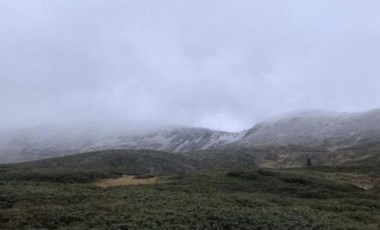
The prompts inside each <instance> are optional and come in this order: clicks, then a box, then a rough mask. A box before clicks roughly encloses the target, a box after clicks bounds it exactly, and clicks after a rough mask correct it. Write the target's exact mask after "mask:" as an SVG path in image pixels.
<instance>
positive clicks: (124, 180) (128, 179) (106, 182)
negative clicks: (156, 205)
mask: <svg viewBox="0 0 380 230" xmlns="http://www.w3.org/2000/svg"><path fill="white" fill-rule="evenodd" d="M157 182H158V178H157V177H149V178H136V176H130V175H124V176H122V177H119V178H112V179H102V180H99V181H97V182H95V185H96V186H99V187H102V188H107V187H110V186H121V185H141V184H156V183H157Z"/></svg>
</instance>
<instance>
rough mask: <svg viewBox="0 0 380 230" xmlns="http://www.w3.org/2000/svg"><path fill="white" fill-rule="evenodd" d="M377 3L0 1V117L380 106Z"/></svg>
mask: <svg viewBox="0 0 380 230" xmlns="http://www.w3.org/2000/svg"><path fill="white" fill-rule="evenodd" d="M379 11H380V3H379V2H378V1H364V2H363V1H343V0H340V1H328V2H326V1H286V2H285V1H252V0H246V1H217V0H206V1H205V0H202V1H201V0H199V1H194V0H192V1H190V0H189V1H187V0H184V1H174V0H172V1H147V0H146V1H145V0H139V1H135V0H128V1H124V0H123V1H122V0H120V1H117V0H112V1H93V0H91V1H90V0H88V1H74V0H72V1H68V0H65V1H63V0H62V1H37V0H34V1H13V0H4V1H1V2H0V105H1V113H0V119H1V121H2V125H1V126H5V127H7V126H8V127H12V126H24V125H38V124H41V123H54V122H59V123H62V122H63V123H65V122H84V121H86V122H105V123H107V122H111V121H112V122H115V123H118V122H120V123H127V124H128V123H135V122H137V123H146V122H148V123H157V122H159V123H176V124H186V125H194V126H205V127H210V128H217V129H225V130H239V129H244V128H249V127H250V126H252V125H253V124H254V123H256V122H258V121H260V120H263V119H266V118H268V117H271V116H277V115H280V114H283V113H288V112H291V111H294V110H306V109H328V110H337V111H355V110H367V109H371V108H376V107H380V76H379V73H380V65H379V63H378V62H379V61H380V29H379V25H380V15H379V14H378V12H379Z"/></svg>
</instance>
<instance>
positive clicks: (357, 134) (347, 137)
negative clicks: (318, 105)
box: [238, 109, 380, 147]
mask: <svg viewBox="0 0 380 230" xmlns="http://www.w3.org/2000/svg"><path fill="white" fill-rule="evenodd" d="M379 139H380V109H378V110H372V111H369V112H365V113H333V112H324V111H314V112H307V113H300V114H295V115H292V116H288V117H286V118H283V119H279V120H274V121H266V122H262V123H259V124H257V125H256V126H255V127H253V128H252V129H250V130H248V131H247V132H246V133H245V136H244V137H243V138H242V139H241V140H239V141H238V144H239V145H246V146H247V145H248V146H260V145H264V146H273V145H302V146H309V147H312V146H326V147H334V146H350V145H354V144H358V143H366V142H373V141H377V140H379Z"/></svg>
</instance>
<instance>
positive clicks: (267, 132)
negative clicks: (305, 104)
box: [0, 109, 380, 162]
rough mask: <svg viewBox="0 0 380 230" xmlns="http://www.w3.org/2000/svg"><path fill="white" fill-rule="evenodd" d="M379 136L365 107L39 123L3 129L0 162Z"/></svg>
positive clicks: (377, 118) (339, 142)
mask: <svg viewBox="0 0 380 230" xmlns="http://www.w3.org/2000/svg"><path fill="white" fill-rule="evenodd" d="M379 139H380V109H377V110H371V111H368V112H363V113H335V112H329V111H308V112H302V113H295V114H292V115H287V116H283V117H281V118H279V119H272V120H268V121H263V122H260V123H258V124H257V125H255V126H254V127H252V128H251V129H248V130H247V131H241V132H224V131H216V130H211V129H205V128H193V127H184V126H166V127H159V128H157V127H156V128H151V129H145V130H139V131H137V130H133V129H132V130H128V129H127V127H126V129H125V130H123V129H106V130H105V129H101V128H99V127H94V126H76V127H71V128H67V127H62V126H61V127H59V126H56V127H46V126H45V127H38V128H35V129H26V130H21V131H20V130H18V131H17V130H14V131H13V132H8V133H7V134H6V133H2V136H1V138H0V141H1V142H0V143H1V144H0V162H19V161H28V160H37V159H43V158H50V157H56V156H64V155H68V154H75V153H83V152H90V151H96V150H110V149H126V150H157V151H165V152H172V153H189V152H196V151H203V150H210V149H219V148H220V149H223V148H226V147H228V148H230V147H234V148H239V147H244V148H247V147H248V148H250V147H263V146H264V147H265V146H269V147H276V146H285V147H286V146H306V147H308V148H313V147H322V148H334V147H340V148H341V147H347V146H354V145H357V144H360V143H372V142H376V141H378V140H379Z"/></svg>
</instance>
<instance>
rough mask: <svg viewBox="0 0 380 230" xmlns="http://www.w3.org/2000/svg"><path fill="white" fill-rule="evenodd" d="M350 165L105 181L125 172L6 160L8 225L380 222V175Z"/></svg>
mask: <svg viewBox="0 0 380 230" xmlns="http://www.w3.org/2000/svg"><path fill="white" fill-rule="evenodd" d="M356 167H359V166H358V165H357V166H356ZM33 170H37V171H38V173H30V172H33ZM342 170H343V167H341V168H340V169H338V170H336V169H335V168H332V167H329V168H327V167H324V168H317V167H314V168H311V169H289V170H269V169H265V170H263V169H255V170H238V169H237V170H211V171H210V170H207V171H203V170H201V171H195V172H192V173H181V174H174V175H171V176H170V175H169V176H163V177H159V178H158V181H159V183H158V184H154V185H135V186H119V187H109V188H100V187H97V186H95V185H94V184H93V182H94V181H96V180H97V179H98V178H105V177H117V176H118V175H117V173H119V172H115V171H112V170H106V169H103V170H96V171H94V170H93V169H92V168H87V169H85V168H82V169H79V168H77V169H72V170H69V171H68V170H67V169H53V168H50V169H46V170H45V171H44V170H43V169H42V168H38V169H37V168H28V169H26V168H24V167H15V166H7V167H5V166H3V167H1V168H0V171H1V173H0V229H57V228H58V229H379V227H380V195H379V191H380V190H379V188H380V186H379V183H378V181H377V182H375V184H374V187H373V188H372V189H370V190H364V189H361V188H359V187H358V186H355V185H353V183H352V181H350V180H341V179H340V178H339V177H337V176H339V175H341V176H342V175H346V176H347V175H350V174H345V173H346V172H342ZM347 170H349V168H347ZM94 172H97V173H98V174H96V173H95V174H94ZM28 173H29V174H28ZM26 175H29V176H27V177H26ZM54 175H55V176H54ZM57 175H58V176H57ZM90 176H92V177H90ZM355 176H359V177H360V178H367V177H369V176H370V175H368V174H366V173H365V171H363V172H361V173H356V174H355ZM377 176H379V175H378V174H377ZM41 178H42V179H41ZM43 178H45V179H43ZM46 178H50V179H48V180H46ZM62 178H64V179H62ZM83 178H85V179H84V180H83ZM377 178H379V177H377Z"/></svg>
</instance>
